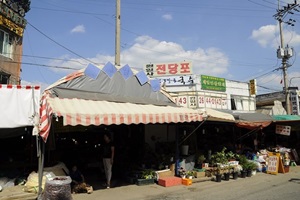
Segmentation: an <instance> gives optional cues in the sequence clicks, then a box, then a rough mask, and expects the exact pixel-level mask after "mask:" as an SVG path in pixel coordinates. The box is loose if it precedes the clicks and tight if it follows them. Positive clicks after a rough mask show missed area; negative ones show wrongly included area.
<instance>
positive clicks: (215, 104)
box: [175, 96, 227, 109]
mask: <svg viewBox="0 0 300 200" xmlns="http://www.w3.org/2000/svg"><path fill="white" fill-rule="evenodd" d="M175 101H176V103H177V105H180V106H183V107H188V108H197V104H198V107H206V108H218V109H227V100H226V98H225V97H211V96H198V102H197V96H178V97H176V98H175Z"/></svg>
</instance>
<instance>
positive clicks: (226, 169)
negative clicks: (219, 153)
mask: <svg viewBox="0 0 300 200" xmlns="http://www.w3.org/2000/svg"><path fill="white" fill-rule="evenodd" d="M222 170H223V174H224V180H225V181H229V177H230V166H229V165H224V166H223V169H222Z"/></svg>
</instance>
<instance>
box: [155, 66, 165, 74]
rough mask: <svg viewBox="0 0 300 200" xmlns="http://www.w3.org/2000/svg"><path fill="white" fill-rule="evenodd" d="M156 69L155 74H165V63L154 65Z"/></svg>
mask: <svg viewBox="0 0 300 200" xmlns="http://www.w3.org/2000/svg"><path fill="white" fill-rule="evenodd" d="M156 71H157V74H166V65H165V64H161V65H156Z"/></svg>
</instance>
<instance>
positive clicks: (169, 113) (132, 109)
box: [40, 96, 202, 141]
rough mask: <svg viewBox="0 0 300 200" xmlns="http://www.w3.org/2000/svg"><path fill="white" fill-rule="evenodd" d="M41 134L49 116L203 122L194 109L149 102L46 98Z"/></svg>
mask: <svg viewBox="0 0 300 200" xmlns="http://www.w3.org/2000/svg"><path fill="white" fill-rule="evenodd" d="M41 113H42V118H41V119H42V122H41V132H40V135H41V137H42V138H43V139H44V141H46V140H47V137H48V134H49V129H50V125H51V120H52V116H53V115H56V116H58V117H63V125H64V126H66V125H71V126H76V125H83V126H89V125H96V126H98V125H102V124H103V125H112V124H116V125H119V124H128V125H129V124H140V123H141V124H149V123H153V124H154V123H181V122H193V121H202V115H201V113H200V112H198V111H197V110H193V109H189V108H183V107H172V106H156V105H149V104H134V103H117V102H108V101H94V100H85V99H77V98H73V99H67V98H57V97H49V96H48V97H46V98H44V99H43V105H42V110H41Z"/></svg>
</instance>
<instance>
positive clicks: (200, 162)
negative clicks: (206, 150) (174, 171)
mask: <svg viewBox="0 0 300 200" xmlns="http://www.w3.org/2000/svg"><path fill="white" fill-rule="evenodd" d="M205 160H206V158H205V156H204V155H203V154H200V155H199V156H198V159H197V164H198V166H199V168H200V169H202V164H203V163H204V161H205Z"/></svg>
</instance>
